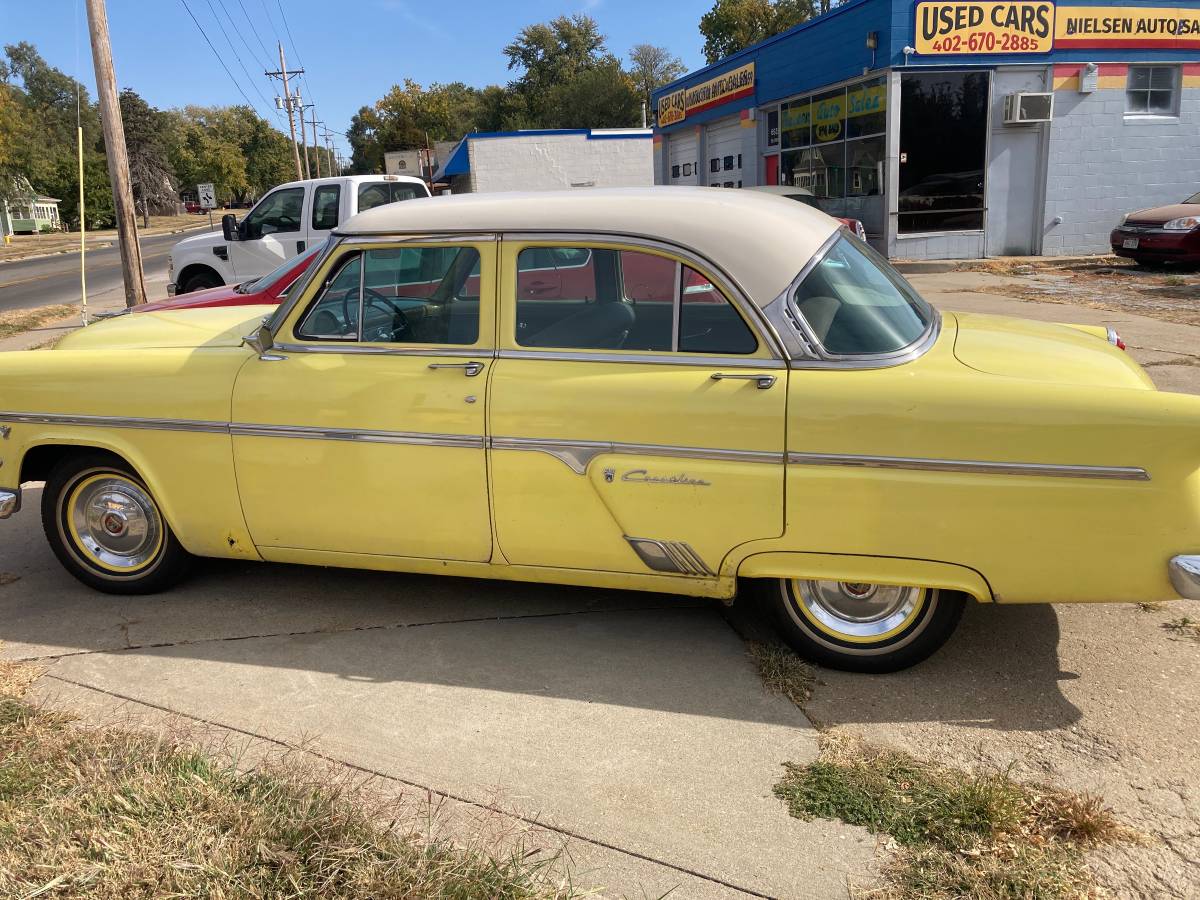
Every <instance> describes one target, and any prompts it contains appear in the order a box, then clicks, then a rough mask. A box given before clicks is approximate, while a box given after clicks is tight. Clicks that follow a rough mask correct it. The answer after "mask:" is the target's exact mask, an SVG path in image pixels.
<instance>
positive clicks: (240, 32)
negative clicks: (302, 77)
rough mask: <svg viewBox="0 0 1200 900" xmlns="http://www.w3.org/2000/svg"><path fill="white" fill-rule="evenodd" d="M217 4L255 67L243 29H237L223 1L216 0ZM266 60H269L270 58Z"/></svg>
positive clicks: (252, 53)
mask: <svg viewBox="0 0 1200 900" xmlns="http://www.w3.org/2000/svg"><path fill="white" fill-rule="evenodd" d="M217 3H218V4H219V5H220V7H221V12H223V13H225V18H226V19H227V20H228V21H229V27H230V28H232V29H233V33H234V34H236V35H237V36H238V40H239V41H241V42H242V46H243V47H245V48H246V53H247V54H249V57H250V59H252V60H254V64H255V65H256V66H257V65H258V64H259V61H258V60H257V59H254V51H253V50H251V49H250V44H249V42H247V40H246V34H245V29H244V28H238V25H237V23H236V22H235V21H233V16H231V15H230V14H229V9H228V7H226V6H225V0H217ZM210 5H211V4H210ZM267 58H268V59H270V57H267Z"/></svg>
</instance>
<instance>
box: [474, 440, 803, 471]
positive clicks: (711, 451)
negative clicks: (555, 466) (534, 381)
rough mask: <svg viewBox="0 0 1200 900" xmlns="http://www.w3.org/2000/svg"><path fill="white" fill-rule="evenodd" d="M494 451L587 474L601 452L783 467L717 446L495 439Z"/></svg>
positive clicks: (759, 455) (761, 453)
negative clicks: (546, 458) (532, 456)
mask: <svg viewBox="0 0 1200 900" xmlns="http://www.w3.org/2000/svg"><path fill="white" fill-rule="evenodd" d="M490 445H491V447H492V449H493V450H532V451H535V452H538V453H547V454H549V455H550V456H553V457H554V458H555V459H558V460H561V461H562V462H564V463H566V464H567V465H568V466H570V468H571V470H572V471H573V472H575V474H577V475H586V474H587V469H588V465H589V464H590V463H591V461H592V460H593V459H595V458H596V457H597V456H600V455H601V454H604V453H617V454H621V455H625V456H665V457H671V458H675V459H709V460H719V461H724V462H749V463H774V464H775V465H782V464H783V454H782V453H772V452H770V451H765V450H727V449H722V448H716V447H672V446H667V445H662V444H623V443H618V442H615V441H555V440H544V439H542V438H518V437H494V438H492V439H491V441H490Z"/></svg>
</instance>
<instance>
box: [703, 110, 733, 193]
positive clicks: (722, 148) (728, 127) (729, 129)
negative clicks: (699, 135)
mask: <svg viewBox="0 0 1200 900" xmlns="http://www.w3.org/2000/svg"><path fill="white" fill-rule="evenodd" d="M706 138H707V140H706V143H707V145H708V147H707V152H706V153H705V155H706V156H707V157H708V159H706V160H705V161H704V172H703V176H702V177H703V178H704V181H703V182H701V183H702V184H707V185H711V186H712V187H729V188H732V187H741V186H742V124H741V122H740V121H739V120H738V119H737V118H736V117H735V118H732V119H723V120H722V121H720V122H716V123H714V124H712V125H709V126H708V133H707V135H706Z"/></svg>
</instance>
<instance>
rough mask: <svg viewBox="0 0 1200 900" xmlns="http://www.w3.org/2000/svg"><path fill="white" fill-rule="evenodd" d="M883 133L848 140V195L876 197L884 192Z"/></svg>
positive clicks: (884, 151) (884, 149)
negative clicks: (876, 135)
mask: <svg viewBox="0 0 1200 900" xmlns="http://www.w3.org/2000/svg"><path fill="white" fill-rule="evenodd" d="M886 155H887V148H886V147H885V145H884V140H883V135H880V136H879V137H871V138H863V139H862V140H858V141H847V142H846V196H847V197H874V196H878V195H879V194H882V193H883V161H884V159H885V158H886Z"/></svg>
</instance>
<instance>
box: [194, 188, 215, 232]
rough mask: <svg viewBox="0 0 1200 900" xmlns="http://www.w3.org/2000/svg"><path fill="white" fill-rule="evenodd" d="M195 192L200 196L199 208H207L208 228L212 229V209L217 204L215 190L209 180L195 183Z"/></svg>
mask: <svg viewBox="0 0 1200 900" xmlns="http://www.w3.org/2000/svg"><path fill="white" fill-rule="evenodd" d="M196 193H197V195H198V196H199V197H200V208H201V209H207V210H208V230H209V231H213V230H214V228H215V226H214V225H213V218H212V211H213V209H214V208H216V205H217V192H216V190H215V189H214V188H213V185H212V183H211V182H208V183H205V184H198V185H196Z"/></svg>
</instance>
